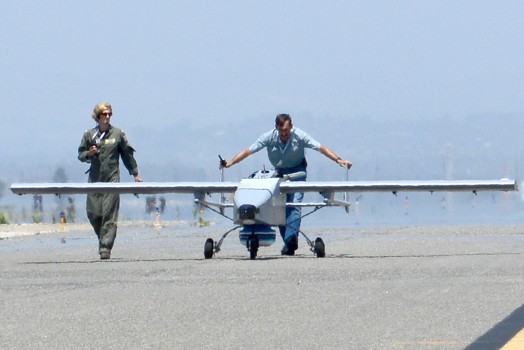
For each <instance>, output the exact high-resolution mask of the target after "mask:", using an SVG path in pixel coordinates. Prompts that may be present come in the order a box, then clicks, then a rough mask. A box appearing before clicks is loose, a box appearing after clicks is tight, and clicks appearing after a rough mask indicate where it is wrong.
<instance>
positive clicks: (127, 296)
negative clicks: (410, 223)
mask: <svg viewBox="0 0 524 350" xmlns="http://www.w3.org/2000/svg"><path fill="white" fill-rule="evenodd" d="M226 229H227V227H224V228H222V227H217V226H212V227H206V228H197V227H190V226H188V225H175V224H169V223H168V224H166V225H165V226H163V227H161V228H154V227H152V226H150V225H148V224H129V223H128V224H125V223H123V224H121V226H120V228H119V234H118V237H117V240H116V244H115V247H114V249H113V253H112V258H111V260H109V261H100V260H99V259H98V255H97V242H96V237H95V235H94V234H93V233H92V232H91V230H90V229H89V226H88V225H66V226H65V227H64V228H63V230H62V227H60V226H59V225H50V226H39V225H27V226H18V227H11V228H10V229H8V228H6V227H0V238H2V239H1V240H0V256H1V269H0V277H1V278H0V300H1V301H0V305H1V312H0V314H1V324H2V331H1V332H0V348H1V349H71V348H80V349H318V348H322V349H470V350H471V349H474V350H479V349H498V348H501V347H502V346H503V345H504V344H508V343H509V344H513V345H515V344H517V346H520V347H516V349H517V348H519V349H521V348H524V343H523V340H522V337H520V338H519V335H518V334H519V332H520V331H521V330H522V329H524V306H523V305H524V268H523V267H524V254H523V252H524V226H431V227H425V226H417V227H366V228H359V227H351V228H340V227H339V228H324V229H314V230H309V231H308V230H307V229H305V232H306V233H307V234H309V236H310V238H315V237H317V236H320V237H322V238H323V240H324V242H325V243H326V258H323V259H318V258H316V257H315V256H314V255H313V253H311V252H310V251H309V249H308V248H307V246H306V245H305V244H304V240H303V239H301V240H300V243H299V245H300V248H299V250H298V251H297V255H296V256H295V257H285V256H281V255H280V248H281V244H280V242H278V243H277V244H275V245H273V246H271V247H267V248H261V249H260V251H259V254H258V257H257V259H256V260H254V261H253V260H250V259H249V254H248V252H247V251H246V249H245V247H242V246H241V245H240V244H239V241H238V235H237V234H236V232H235V233H231V234H230V235H229V236H228V238H227V239H226V240H225V242H224V244H223V245H222V251H221V252H220V253H218V254H217V255H216V256H215V257H214V258H213V259H210V260H205V259H204V258H203V248H204V243H205V240H206V238H208V237H212V238H213V239H215V240H217V239H219V238H220V236H221V234H222V233H223V232H224V231H225V230H226ZM13 232H15V233H13ZM16 232H18V233H20V234H17V233H16ZM35 233H39V234H35Z"/></svg>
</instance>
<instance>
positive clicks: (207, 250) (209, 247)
mask: <svg viewBox="0 0 524 350" xmlns="http://www.w3.org/2000/svg"><path fill="white" fill-rule="evenodd" d="M214 247H215V242H213V239H212V238H208V239H207V241H206V244H204V258H206V259H211V258H212V257H213V253H214V251H213V250H214Z"/></svg>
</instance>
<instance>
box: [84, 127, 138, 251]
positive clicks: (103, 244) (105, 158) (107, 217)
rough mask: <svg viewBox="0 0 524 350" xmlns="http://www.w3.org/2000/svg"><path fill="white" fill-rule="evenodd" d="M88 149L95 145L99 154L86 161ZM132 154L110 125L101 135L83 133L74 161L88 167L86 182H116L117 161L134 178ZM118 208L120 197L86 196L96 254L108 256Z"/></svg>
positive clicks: (130, 149) (134, 161) (97, 131)
mask: <svg viewBox="0 0 524 350" xmlns="http://www.w3.org/2000/svg"><path fill="white" fill-rule="evenodd" d="M92 145H97V148H98V149H99V153H98V154H97V155H96V156H91V157H89V156H88V155H87V153H88V150H89V148H90V147H91V146H92ZM134 152H135V150H134V149H133V147H131V146H130V145H129V143H128V142H127V138H126V135H125V134H124V132H123V131H122V130H120V129H119V128H116V127H114V126H112V125H111V126H110V128H109V130H108V131H106V132H105V133H100V131H99V130H98V127H95V128H93V129H90V130H87V131H86V132H85V133H84V136H83V137H82V141H81V143H80V146H79V147H78V159H79V160H80V161H82V162H87V163H91V168H90V169H89V180H88V182H119V181H120V169H119V164H120V157H121V158H122V162H123V163H124V165H125V167H126V168H127V170H128V171H129V174H130V175H133V176H136V175H138V167H137V164H136V160H135V157H134V156H133V153H134ZM119 208H120V196H119V195H118V194H99V193H92V194H88V195H87V203H86V211H87V217H88V218H89V222H90V223H91V226H93V229H94V230H95V233H96V235H97V236H98V243H99V244H98V249H99V253H102V252H111V249H112V248H113V244H114V242H115V238H116V230H117V222H118V210H119Z"/></svg>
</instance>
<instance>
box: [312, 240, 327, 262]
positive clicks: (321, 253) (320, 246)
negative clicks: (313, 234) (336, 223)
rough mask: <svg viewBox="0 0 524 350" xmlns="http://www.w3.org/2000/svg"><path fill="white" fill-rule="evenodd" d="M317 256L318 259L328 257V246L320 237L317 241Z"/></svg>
mask: <svg viewBox="0 0 524 350" xmlns="http://www.w3.org/2000/svg"><path fill="white" fill-rule="evenodd" d="M314 249H315V254H316V255H317V258H324V257H325V256H326V245H325V244H324V241H323V240H322V238H320V237H318V238H317V239H315V248H314Z"/></svg>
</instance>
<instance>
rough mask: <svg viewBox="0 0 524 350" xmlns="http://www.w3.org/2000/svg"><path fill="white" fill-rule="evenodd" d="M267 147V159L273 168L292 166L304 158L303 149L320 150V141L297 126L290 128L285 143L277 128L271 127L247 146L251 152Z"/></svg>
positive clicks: (298, 163)
mask: <svg viewBox="0 0 524 350" xmlns="http://www.w3.org/2000/svg"><path fill="white" fill-rule="evenodd" d="M264 147H265V148H267V155H268V157H269V161H270V162H271V164H272V165H273V166H274V167H275V169H286V168H294V167H296V166H298V165H300V164H302V161H303V160H304V156H305V149H306V148H310V149H313V150H315V151H319V150H320V142H318V141H317V140H315V139H314V138H312V137H311V136H309V135H308V134H307V133H306V132H305V131H302V130H300V129H299V128H293V129H291V135H289V139H288V141H287V142H286V143H282V141H281V140H280V137H279V136H278V130H277V129H273V130H271V131H268V132H266V133H264V134H262V135H261V136H260V137H259V138H258V140H257V141H256V142H255V143H254V144H252V145H251V146H250V147H249V150H250V151H251V153H255V152H258V151H260V150H261V149H262V148H264Z"/></svg>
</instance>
